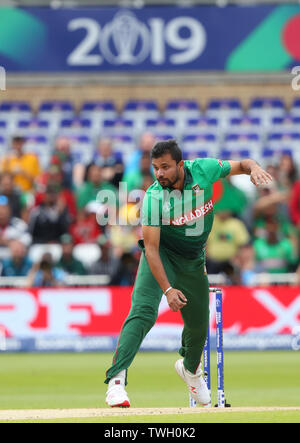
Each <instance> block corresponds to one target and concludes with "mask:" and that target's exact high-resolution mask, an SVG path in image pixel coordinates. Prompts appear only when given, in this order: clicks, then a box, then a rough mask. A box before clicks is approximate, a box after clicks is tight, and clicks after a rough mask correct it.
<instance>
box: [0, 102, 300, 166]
mask: <svg viewBox="0 0 300 443" xmlns="http://www.w3.org/2000/svg"><path fill="white" fill-rule="evenodd" d="M299 128H300V99H295V100H294V101H293V102H292V104H291V106H290V108H289V109H288V107H287V106H286V105H285V103H284V101H283V100H282V99H280V98H277V97H267V98H264V97H258V98H257V97H255V98H253V99H251V100H250V101H249V103H248V105H246V106H245V105H244V106H242V104H241V102H240V101H239V99H237V98H221V99H219V98H212V99H211V100H210V101H208V103H207V105H206V106H201V105H200V103H199V102H198V101H197V100H192V99H174V100H170V101H168V102H166V104H165V106H164V107H163V108H162V109H161V108H160V107H159V106H158V103H157V102H156V101H155V100H140V99H139V100H135V99H132V100H128V101H127V102H126V103H125V104H124V106H123V107H122V109H121V110H120V111H119V112H118V111H117V107H116V104H115V103H113V102H112V101H110V100H98V101H97V100H95V101H86V102H83V103H82V105H81V107H80V109H79V111H78V112H76V109H75V105H74V103H72V102H70V101H64V100H63V101H58V100H52V101H49V100H48V101H43V102H41V103H40V105H39V107H38V110H37V112H36V113H34V112H33V110H32V108H31V106H30V104H29V103H27V102H24V101H20V102H16V101H12V102H8V101H3V102H2V103H0V154H4V153H5V152H7V151H8V150H9V149H10V139H11V137H12V136H13V135H23V136H24V137H25V138H26V145H25V149H26V151H28V152H29V151H32V152H35V153H36V154H37V155H38V156H39V158H40V159H41V162H42V166H43V167H47V164H48V162H49V159H50V157H51V153H52V150H53V146H54V141H55V139H56V138H57V137H58V136H67V137H69V138H70V140H71V149H72V152H73V154H74V156H75V157H76V159H77V160H78V161H81V162H83V163H84V164H88V163H89V162H90V161H91V160H92V158H93V153H94V150H95V148H96V145H97V141H98V139H99V137H110V138H111V139H112V142H113V149H114V151H115V152H116V153H118V154H119V155H120V156H121V157H123V160H124V161H125V162H126V161H127V159H128V158H129V157H130V155H131V153H132V152H133V151H134V150H135V149H136V147H137V146H138V140H139V137H140V136H141V135H142V133H143V132H146V131H147V132H152V133H153V134H154V135H155V137H156V140H166V139H168V138H176V139H177V140H178V142H179V143H180V145H181V146H182V149H183V151H184V155H185V158H190V157H194V156H195V155H196V154H197V153H198V154H197V155H200V153H201V156H211V157H213V156H219V157H222V158H225V157H226V156H229V157H230V158H238V157H244V156H254V157H255V158H256V159H257V160H261V161H267V159H271V158H274V157H275V156H276V155H278V153H280V152H283V150H284V151H285V152H290V153H291V155H293V156H294V157H295V158H297V159H299V157H300V152H299V147H298V146H299V141H300V129H299Z"/></svg>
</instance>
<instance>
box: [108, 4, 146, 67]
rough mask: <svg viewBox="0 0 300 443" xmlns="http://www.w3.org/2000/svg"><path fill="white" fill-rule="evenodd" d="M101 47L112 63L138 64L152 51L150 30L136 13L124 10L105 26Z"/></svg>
mask: <svg viewBox="0 0 300 443" xmlns="http://www.w3.org/2000/svg"><path fill="white" fill-rule="evenodd" d="M100 48H101V51H102V54H103V56H104V57H105V59H106V60H107V61H109V62H110V63H113V64H115V65H121V64H124V63H125V64H129V65H136V64H138V63H141V62H142V61H143V60H145V58H146V57H147V56H148V55H149V53H150V49H151V38H150V32H149V30H148V28H147V26H146V25H144V24H143V23H141V22H139V21H138V19H137V18H136V16H135V15H134V14H132V13H131V12H128V11H126V12H123V11H122V12H119V13H117V14H116V15H115V17H114V18H113V20H112V21H111V22H109V23H107V24H106V25H105V26H104V28H103V30H102V32H101V39H100Z"/></svg>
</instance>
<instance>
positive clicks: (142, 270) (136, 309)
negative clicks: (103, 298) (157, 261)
mask: <svg viewBox="0 0 300 443" xmlns="http://www.w3.org/2000/svg"><path fill="white" fill-rule="evenodd" d="M160 257H161V260H162V262H163V266H164V269H165V271H166V274H167V276H168V278H169V281H170V282H173V281H174V278H175V272H174V270H173V267H172V265H171V263H170V261H169V259H168V257H167V255H166V253H165V251H164V250H163V249H161V250H160ZM161 297H162V291H161V288H160V287H159V285H158V283H157V281H156V279H155V278H154V277H153V275H152V272H151V270H150V268H149V265H148V262H147V259H146V257H145V254H144V252H143V253H142V256H141V260H140V265H139V269H138V272H137V277H136V282H135V285H134V290H133V294H132V305H131V309H130V312H129V315H128V317H127V318H126V320H125V322H124V324H123V327H122V330H121V333H120V337H119V342H118V346H117V349H116V351H115V353H114V357H113V364H112V366H111V367H110V368H109V369H108V371H107V372H106V380H105V383H108V384H109V387H110V384H111V382H114V379H115V378H116V377H119V374H121V375H122V378H121V379H120V380H119V379H118V383H119V384H120V383H123V384H124V385H126V384H127V369H128V368H129V366H130V364H131V363H132V361H133V359H134V357H135V355H136V354H137V352H138V350H139V348H140V346H141V343H142V341H143V339H144V338H145V336H146V335H147V333H148V332H149V330H150V329H151V328H152V327H153V325H154V324H155V321H156V319H157V315H158V308H159V304H160V301H161Z"/></svg>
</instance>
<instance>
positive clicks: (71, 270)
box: [56, 234, 86, 275]
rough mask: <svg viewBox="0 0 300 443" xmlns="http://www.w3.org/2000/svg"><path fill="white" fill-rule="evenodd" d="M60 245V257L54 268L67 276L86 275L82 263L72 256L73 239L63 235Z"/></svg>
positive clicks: (68, 235)
mask: <svg viewBox="0 0 300 443" xmlns="http://www.w3.org/2000/svg"><path fill="white" fill-rule="evenodd" d="M60 244H61V246H62V256H61V258H60V260H59V262H58V263H57V264H56V266H57V267H58V268H61V269H63V270H64V271H65V272H66V273H67V274H74V275H86V269H85V267H84V265H83V263H81V261H79V260H77V258H75V257H74V255H73V250H74V240H73V237H72V236H71V235H70V234H63V235H62V236H61V238H60Z"/></svg>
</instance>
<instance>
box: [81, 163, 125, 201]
mask: <svg viewBox="0 0 300 443" xmlns="http://www.w3.org/2000/svg"><path fill="white" fill-rule="evenodd" d="M102 190H110V191H112V192H113V193H114V195H115V196H117V189H116V188H115V186H113V185H112V184H111V183H109V182H107V181H104V179H103V171H102V169H101V168H100V166H98V165H96V164H91V165H90V166H89V168H88V171H87V180H86V182H85V183H84V184H83V185H82V186H80V187H79V189H78V190H77V206H78V208H79V209H83V208H84V207H85V206H86V205H87V204H88V203H90V202H93V201H94V202H95V201H97V195H98V193H99V192H100V191H102Z"/></svg>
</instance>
